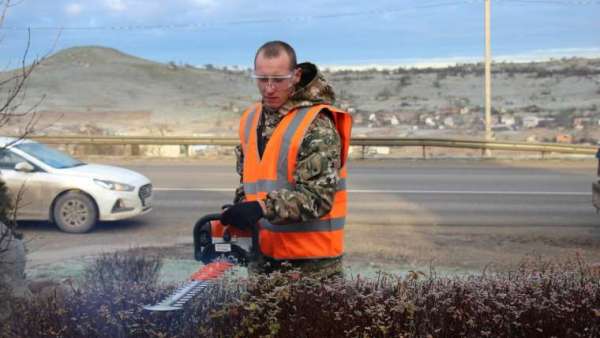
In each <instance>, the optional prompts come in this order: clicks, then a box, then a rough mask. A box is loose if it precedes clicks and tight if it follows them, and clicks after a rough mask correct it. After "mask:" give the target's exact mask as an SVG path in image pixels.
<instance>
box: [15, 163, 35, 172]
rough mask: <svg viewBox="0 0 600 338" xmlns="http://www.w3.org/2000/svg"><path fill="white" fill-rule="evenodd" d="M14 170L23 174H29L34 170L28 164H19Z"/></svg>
mask: <svg viewBox="0 0 600 338" xmlns="http://www.w3.org/2000/svg"><path fill="white" fill-rule="evenodd" d="M15 170H16V171H21V172H24V173H30V172H32V171H34V170H35V168H34V167H33V166H32V165H31V164H30V163H29V162H19V163H17V164H16V165H15Z"/></svg>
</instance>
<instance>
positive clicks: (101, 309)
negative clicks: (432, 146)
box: [0, 253, 600, 337]
mask: <svg viewBox="0 0 600 338" xmlns="http://www.w3.org/2000/svg"><path fill="white" fill-rule="evenodd" d="M129 255H132V253H118V254H113V255H104V256H102V257H100V258H99V260H98V261H96V263H94V264H93V265H91V266H90V268H89V269H88V271H87V273H86V281H84V282H83V283H81V286H80V287H76V286H69V287H68V288H67V289H64V288H63V289H60V290H62V291H58V292H55V293H53V294H51V295H50V296H46V297H37V298H36V299H34V300H32V301H28V302H26V301H15V302H13V303H12V306H13V310H14V311H13V316H12V317H11V318H10V320H9V321H8V322H6V323H5V324H4V325H3V327H2V331H0V336H7V337H402V336H409V337H413V336H414V337H427V336H434V337H485V336H490V337H551V336H555V337H598V336H600V279H599V277H598V276H597V275H595V274H594V273H593V272H592V271H591V270H590V268H589V267H588V266H587V265H586V264H584V263H583V262H581V261H580V260H578V259H576V260H573V261H570V262H565V263H561V264H552V263H540V262H537V263H535V264H531V263H528V264H523V265H522V266H521V267H520V268H519V269H517V270H516V271H513V272H510V273H502V274H492V275H485V274H481V275H471V276H466V277H452V278H445V277H438V276H435V275H431V276H428V277H425V276H424V275H423V274H422V273H415V272H411V273H410V274H409V275H408V276H407V277H403V278H400V277H397V276H392V275H387V274H383V273H382V274H380V275H379V277H378V278H375V279H362V278H353V279H345V280H344V279H335V280H315V279H310V278H303V277H299V275H298V273H295V272H292V273H286V274H280V273H274V274H271V275H270V276H258V277H256V278H250V279H248V280H232V279H224V280H223V281H221V282H220V283H219V284H216V285H214V286H212V287H211V288H209V289H207V291H206V292H205V293H203V294H201V295H199V296H197V297H196V298H195V299H194V300H193V301H192V302H190V303H189V304H188V305H186V308H185V309H184V310H183V311H176V312H167V313H160V312H147V311H145V310H142V308H141V305H143V304H152V303H155V302H156V301H157V300H159V299H162V298H163V297H164V296H166V295H168V294H169V293H170V292H171V291H172V290H173V288H174V287H173V286H170V287H160V286H158V285H156V273H157V272H158V269H157V266H160V258H158V257H142V256H135V257H133V258H132V257H130V256H129ZM133 255H139V254H133ZM98 262H101V263H98ZM111 262H112V263H111ZM124 262H125V263H127V262H129V263H131V264H124ZM108 267H113V269H112V270H111V269H107V268H108ZM144 267H145V268H144ZM95 272H97V274H95ZM99 276H102V278H100V277H99ZM110 276H115V278H107V277H110ZM116 276H118V278H116ZM127 276H130V277H131V278H127ZM140 277H143V278H140ZM91 281H93V282H91Z"/></svg>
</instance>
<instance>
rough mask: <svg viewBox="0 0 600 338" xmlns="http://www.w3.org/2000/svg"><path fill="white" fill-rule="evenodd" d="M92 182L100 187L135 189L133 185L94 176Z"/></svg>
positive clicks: (117, 189)
mask: <svg viewBox="0 0 600 338" xmlns="http://www.w3.org/2000/svg"><path fill="white" fill-rule="evenodd" d="M94 183H96V184H97V185H99V186H101V187H102V188H106V189H109V190H116V191H133V190H134V189H135V187H134V186H132V185H129V184H125V183H119V182H115V181H109V180H99V179H96V178H94Z"/></svg>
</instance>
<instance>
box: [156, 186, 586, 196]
mask: <svg viewBox="0 0 600 338" xmlns="http://www.w3.org/2000/svg"><path fill="white" fill-rule="evenodd" d="M153 190H154V191H198V192H231V193H233V192H234V191H235V189H233V188H160V187H156V188H154V189H153ZM348 192H349V193H352V194H412V195H415V194H419V195H432V194H445V195H545V196H550V195H559V196H588V195H591V192H578V191H510V190H507V191H500V190H483V191H475V190H376V189H350V190H348Z"/></svg>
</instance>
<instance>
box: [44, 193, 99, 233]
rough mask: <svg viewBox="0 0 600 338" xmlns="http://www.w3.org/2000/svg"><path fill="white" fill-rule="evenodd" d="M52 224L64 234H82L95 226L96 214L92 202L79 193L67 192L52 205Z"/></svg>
mask: <svg viewBox="0 0 600 338" xmlns="http://www.w3.org/2000/svg"><path fill="white" fill-rule="evenodd" d="M53 211H54V222H55V223H56V225H57V226H58V227H59V228H60V229H61V230H62V231H65V232H71V233H84V232H88V231H90V230H91V229H92V228H93V227H94V225H96V219H97V218H98V212H97V211H96V205H95V204H94V201H93V200H92V199H91V198H90V197H89V196H87V195H84V194H82V193H79V192H73V191H72V192H68V193H66V194H64V195H62V196H60V197H59V198H58V199H57V200H56V203H54V210H53Z"/></svg>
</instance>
